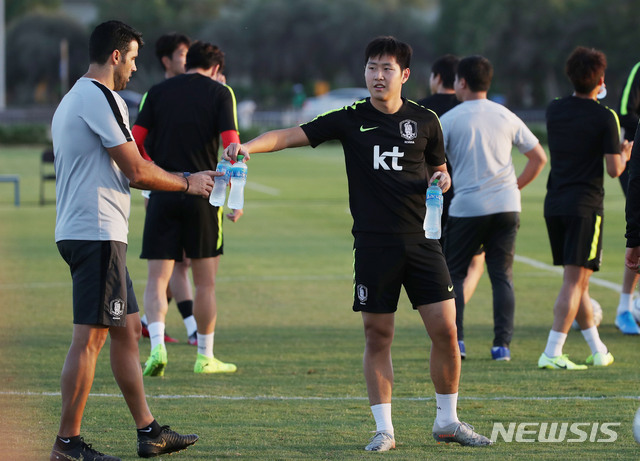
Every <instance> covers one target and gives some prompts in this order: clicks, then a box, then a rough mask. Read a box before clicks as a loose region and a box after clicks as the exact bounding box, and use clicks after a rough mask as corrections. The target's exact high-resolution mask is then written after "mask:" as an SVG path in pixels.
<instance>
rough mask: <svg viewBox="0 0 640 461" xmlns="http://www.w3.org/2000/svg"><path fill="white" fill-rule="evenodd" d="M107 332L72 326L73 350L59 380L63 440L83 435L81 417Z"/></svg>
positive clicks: (70, 350)
mask: <svg viewBox="0 0 640 461" xmlns="http://www.w3.org/2000/svg"><path fill="white" fill-rule="evenodd" d="M107 331H108V330H107V328H106V327H102V326H98V325H79V324H75V325H73V337H72V339H71V346H70V347H69V352H68V353H67V358H66V359H65V362H64V366H63V368H62V376H61V379H60V392H61V394H62V414H61V416H60V428H59V430H58V435H60V436H61V437H73V436H77V435H80V426H81V423H82V415H83V414H84V408H85V406H86V404H87V399H88V397H89V391H90V390H91V386H92V384H93V378H94V375H95V370H96V362H97V360H98V355H99V354H100V350H101V349H102V346H104V342H105V340H106V339H107ZM138 367H139V365H138Z"/></svg>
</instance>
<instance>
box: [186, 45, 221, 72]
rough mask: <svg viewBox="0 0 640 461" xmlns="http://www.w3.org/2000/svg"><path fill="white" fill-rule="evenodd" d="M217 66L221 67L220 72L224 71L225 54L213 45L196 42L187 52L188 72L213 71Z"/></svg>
mask: <svg viewBox="0 0 640 461" xmlns="http://www.w3.org/2000/svg"><path fill="white" fill-rule="evenodd" d="M216 64H219V65H220V70H219V72H221V71H222V69H224V52H223V51H222V50H221V49H220V48H218V47H217V46H216V45H212V44H211V43H207V42H201V41H196V42H193V44H192V45H191V46H190V47H189V51H188V52H187V63H186V65H185V68H186V70H190V69H211V68H212V67H215V65H216Z"/></svg>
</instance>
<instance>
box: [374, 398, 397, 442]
mask: <svg viewBox="0 0 640 461" xmlns="http://www.w3.org/2000/svg"><path fill="white" fill-rule="evenodd" d="M371 413H373V419H375V420H376V432H380V431H384V432H388V433H389V434H391V436H392V437H393V424H392V423H391V404H390V403H379V404H378V405H371Z"/></svg>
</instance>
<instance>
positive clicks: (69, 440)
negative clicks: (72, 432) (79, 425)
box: [60, 438, 71, 443]
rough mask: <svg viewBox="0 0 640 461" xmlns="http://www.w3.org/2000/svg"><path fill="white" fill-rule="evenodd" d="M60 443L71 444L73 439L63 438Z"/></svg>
mask: <svg viewBox="0 0 640 461" xmlns="http://www.w3.org/2000/svg"><path fill="white" fill-rule="evenodd" d="M60 441H61V442H62V443H69V442H71V439H67V440H65V439H63V438H61V439H60Z"/></svg>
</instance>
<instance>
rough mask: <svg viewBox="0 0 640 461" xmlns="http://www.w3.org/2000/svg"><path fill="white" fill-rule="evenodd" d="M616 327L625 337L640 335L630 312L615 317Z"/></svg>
mask: <svg viewBox="0 0 640 461" xmlns="http://www.w3.org/2000/svg"><path fill="white" fill-rule="evenodd" d="M616 327H618V330H620V331H621V332H622V333H624V334H625V335H640V327H638V324H637V323H636V319H634V318H633V314H632V313H631V312H630V311H625V312H623V313H622V314H618V315H617V316H616Z"/></svg>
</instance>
